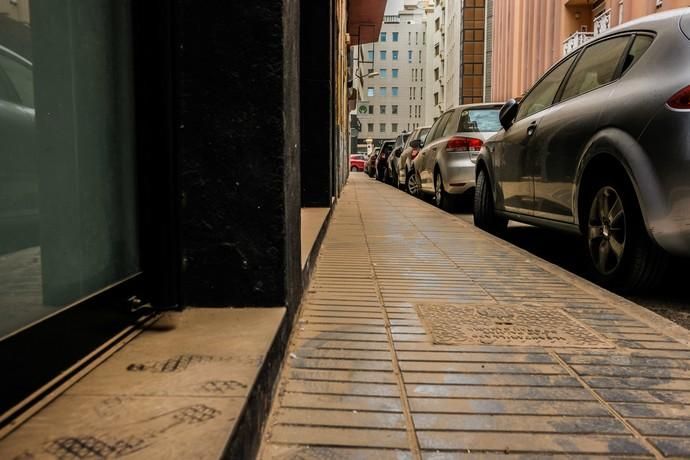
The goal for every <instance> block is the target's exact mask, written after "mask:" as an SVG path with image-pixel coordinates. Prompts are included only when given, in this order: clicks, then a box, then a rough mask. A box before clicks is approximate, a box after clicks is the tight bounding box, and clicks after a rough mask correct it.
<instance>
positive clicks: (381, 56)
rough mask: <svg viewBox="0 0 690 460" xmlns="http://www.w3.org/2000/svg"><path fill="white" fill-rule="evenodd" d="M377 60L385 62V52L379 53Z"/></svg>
mask: <svg viewBox="0 0 690 460" xmlns="http://www.w3.org/2000/svg"><path fill="white" fill-rule="evenodd" d="M379 59H381V60H382V61H385V60H386V51H379Z"/></svg>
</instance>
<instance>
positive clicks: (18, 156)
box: [0, 0, 138, 338]
mask: <svg viewBox="0 0 690 460" xmlns="http://www.w3.org/2000/svg"><path fill="white" fill-rule="evenodd" d="M129 8H130V3H129V1H126V0H89V1H88V2H55V1H51V0H32V1H31V2H29V1H28V0H17V1H16V2H6V1H5V2H0V338H1V337H3V336H6V335H7V334H10V333H12V332H13V331H15V330H17V329H18V328H21V327H23V326H25V325H27V324H30V323H32V322H34V321H36V320H38V319H41V318H42V317H44V316H46V315H48V314H51V313H53V312H55V311H56V310H58V309H59V308H61V307H64V306H66V305H69V304H71V303H73V302H75V301H77V300H79V299H81V298H83V297H85V296H87V295H89V294H92V293H94V292H96V291H98V290H100V289H103V288H104V287H106V286H108V285H110V284H112V283H115V282H117V281H120V280H122V279H124V278H126V277H127V276H129V275H131V274H133V273H135V272H136V271H137V270H138V257H137V238H136V209H135V196H134V191H135V179H134V176H135V167H134V141H133V135H134V131H133V106H134V104H133V97H132V76H131V68H132V64H131V44H130V41H129V37H130V35H131V34H130V31H129V27H130V24H129V22H130V21H129V17H130V16H129Z"/></svg>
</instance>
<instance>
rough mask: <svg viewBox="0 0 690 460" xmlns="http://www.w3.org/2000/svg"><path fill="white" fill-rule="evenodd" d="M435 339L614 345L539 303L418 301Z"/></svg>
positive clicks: (444, 342) (443, 341)
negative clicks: (507, 303) (445, 302)
mask: <svg viewBox="0 0 690 460" xmlns="http://www.w3.org/2000/svg"><path fill="white" fill-rule="evenodd" d="M417 312H418V313H419V316H420V318H421V319H422V323H424V327H425V329H426V331H427V333H428V334H430V335H431V337H432V339H433V342H434V343H436V344H442V345H453V344H491V345H523V346H545V347H553V346H561V347H587V348H614V346H613V345H612V344H611V343H609V342H608V341H606V340H605V339H604V338H603V337H601V336H600V335H599V334H597V333H596V332H595V331H594V330H592V329H591V328H589V327H588V326H586V325H584V324H582V323H581V322H579V321H578V320H576V319H575V318H573V317H571V316H570V315H568V314H567V313H565V312H564V311H563V310H560V309H558V308H554V307H546V306H539V305H530V306H525V305H500V304H489V305H457V304H421V305H417Z"/></svg>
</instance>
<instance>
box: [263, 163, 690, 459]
mask: <svg viewBox="0 0 690 460" xmlns="http://www.w3.org/2000/svg"><path fill="white" fill-rule="evenodd" d="M689 338H690V333H688V331H686V330H684V329H681V328H679V327H676V326H674V325H673V324H672V323H671V322H670V321H668V320H666V319H664V318H662V317H660V316H657V315H655V314H653V313H651V312H649V311H647V310H645V309H643V308H641V307H639V306H637V305H635V304H632V303H630V302H629V301H627V300H625V299H623V298H621V297H619V296H616V295H614V294H611V293H609V292H607V291H605V290H603V289H601V288H599V287H597V286H595V285H593V284H591V283H589V282H587V281H585V280H583V279H581V278H579V277H577V276H575V275H572V274H570V273H568V272H566V271H564V270H562V269H560V268H558V267H556V266H554V265H552V264H550V263H548V262H545V261H543V260H541V259H539V258H537V257H534V256H533V255H531V254H529V253H527V252H525V251H522V250H520V249H518V248H516V247H514V246H512V245H511V244H509V243H506V242H505V241H503V240H500V239H498V238H495V237H493V236H491V235H488V234H486V233H484V232H482V231H480V230H478V229H476V228H474V227H473V226H472V225H471V224H468V223H466V222H463V221H461V220H459V219H457V218H455V217H453V216H451V215H449V214H446V213H444V212H442V211H440V210H438V209H436V208H434V207H433V206H431V205H429V204H427V203H425V202H423V201H421V200H417V199H415V198H412V197H410V196H408V195H405V194H403V193H401V192H399V191H397V190H395V189H394V188H392V187H389V186H386V185H384V184H381V183H378V182H375V181H373V180H370V179H369V178H367V177H365V176H364V175H361V174H352V175H351V176H350V180H349V183H348V185H347V186H346V187H345V189H344V192H343V194H342V196H341V198H340V199H339V202H338V205H337V206H336V209H335V211H334V213H333V215H332V218H331V223H330V226H329V229H328V231H327V232H326V236H325V238H324V242H323V245H322V248H321V251H320V253H319V257H318V263H317V266H316V269H315V271H314V275H313V278H312V281H311V284H310V285H309V288H308V291H307V293H306V295H305V298H304V299H303V302H302V305H301V307H300V313H299V316H298V318H297V324H296V325H295V328H294V330H293V333H292V337H291V340H290V345H289V354H288V357H287V359H286V362H285V363H284V366H283V370H282V373H281V379H280V382H279V386H278V396H277V398H276V399H275V401H274V403H273V407H272V412H271V416H270V418H269V423H268V426H267V428H266V430H265V433H264V437H263V443H262V447H261V451H260V457H261V458H265V459H272V458H280V459H298V458H299V459H321V458H338V459H345V458H348V459H349V458H352V459H376V460H383V459H420V458H424V459H450V458H459V457H474V456H476V457H481V458H493V457H501V458H507V457H509V458H534V457H539V458H542V457H562V458H575V457H576V458H589V457H592V456H602V457H608V458H610V457H615V458H630V457H652V458H654V457H656V458H662V457H664V456H675V457H690V441H688V440H689V439H690V345H689V344H690V341H689Z"/></svg>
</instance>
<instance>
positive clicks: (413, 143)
mask: <svg viewBox="0 0 690 460" xmlns="http://www.w3.org/2000/svg"><path fill="white" fill-rule="evenodd" d="M410 147H412V148H413V149H421V148H422V141H421V140H420V139H415V140H413V141H410Z"/></svg>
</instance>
